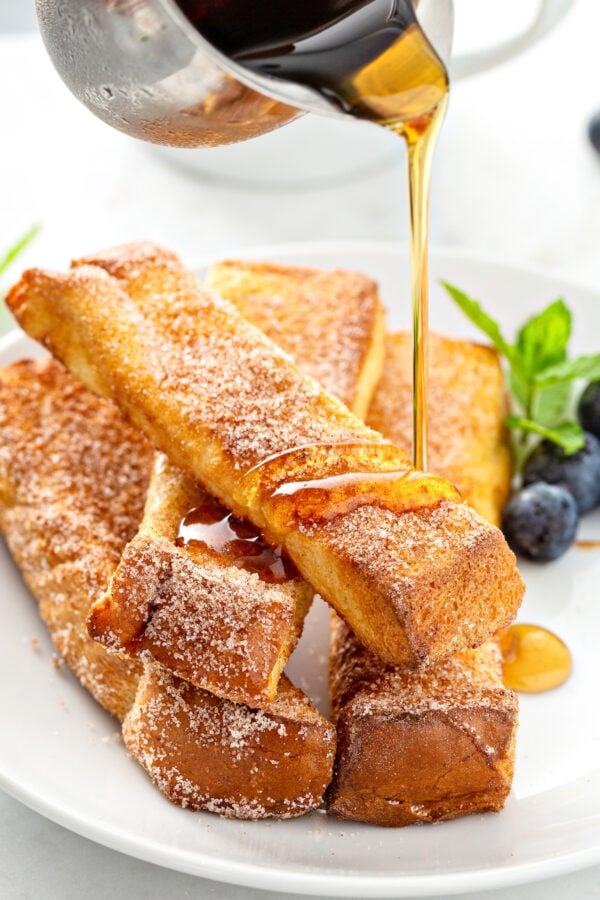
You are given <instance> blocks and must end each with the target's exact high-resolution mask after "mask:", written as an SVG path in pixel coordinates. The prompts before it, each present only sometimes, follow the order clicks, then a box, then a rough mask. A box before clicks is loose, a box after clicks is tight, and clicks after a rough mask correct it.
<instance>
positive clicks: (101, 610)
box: [88, 454, 312, 707]
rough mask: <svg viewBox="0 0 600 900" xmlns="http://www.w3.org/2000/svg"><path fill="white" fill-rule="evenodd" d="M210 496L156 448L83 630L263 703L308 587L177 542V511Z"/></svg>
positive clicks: (207, 685) (208, 686)
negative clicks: (118, 552)
mask: <svg viewBox="0 0 600 900" xmlns="http://www.w3.org/2000/svg"><path fill="white" fill-rule="evenodd" d="M210 499H211V498H210V497H209V495H208V494H207V493H206V491H204V490H203V489H202V488H199V487H196V485H194V484H193V483H192V482H190V481H189V479H187V478H186V477H185V476H184V475H182V473H181V472H180V471H179V470H178V469H175V468H174V467H173V466H171V464H170V463H169V462H168V461H167V460H166V458H165V457H164V456H162V454H156V458H155V463H154V468H153V473H152V478H151V482H150V489H149V492H148V496H147V500H146V507H145V512H144V518H143V521H142V523H141V526H140V529H139V531H138V533H137V534H136V536H135V537H134V539H133V540H132V541H131V542H130V543H129V544H128V546H127V547H126V549H125V552H124V553H123V556H122V557H121V560H120V562H119V565H118V567H117V569H116V571H115V574H114V576H113V578H112V580H111V583H110V585H109V588H108V590H107V592H106V593H105V594H104V595H103V596H102V597H101V598H99V600H98V601H97V602H96V603H95V604H94V605H93V606H92V609H91V612H90V617H89V623H88V625H89V631H90V634H91V635H92V636H93V637H94V638H95V639H96V640H98V641H100V642H101V643H103V644H104V645H105V646H107V647H109V648H111V649H113V650H120V651H123V652H126V653H128V654H130V655H131V656H140V657H143V658H147V657H151V658H153V659H155V660H157V661H158V662H159V663H161V664H162V665H163V666H164V667H166V668H167V669H169V670H170V671H171V672H173V673H174V674H176V675H178V676H179V677H180V678H185V679H186V680H187V681H189V682H191V683H192V684H194V685H197V686H198V687H201V688H204V689H205V690H209V691H211V692H212V693H213V694H216V695H217V696H219V697H226V698H228V699H230V700H234V701H236V702H237V703H247V704H249V705H250V706H253V707H260V706H265V705H266V704H267V703H269V702H270V701H271V700H273V699H274V697H275V695H276V693H277V682H278V679H279V675H280V673H281V671H282V669H283V667H284V665H285V663H286V662H287V660H288V658H289V656H290V653H291V652H292V650H293V648H294V646H295V645H296V643H297V640H298V638H299V636H300V633H301V631H302V624H303V621H304V616H305V615H306V612H307V611H308V607H309V605H310V602H311V600H312V589H311V588H310V587H309V586H308V585H307V584H306V582H305V581H303V580H302V579H301V578H299V577H298V578H289V579H287V580H286V581H284V582H283V583H281V584H274V585H269V584H266V583H265V582H264V581H262V580H261V579H260V577H259V576H258V575H257V574H256V573H253V572H248V571H245V570H244V569H240V568H236V567H235V566H234V565H232V564H231V563H230V562H228V561H227V559H226V558H225V557H224V556H222V555H221V554H218V553H215V552H211V551H210V550H208V549H206V548H203V547H202V546H192V547H185V546H182V547H179V546H176V543H175V541H176V538H177V534H178V529H179V523H180V521H181V519H182V518H183V517H184V516H185V514H186V513H187V512H188V511H189V510H191V509H193V508H194V507H197V506H201V505H202V504H203V503H206V502H208V501H209V500H210Z"/></svg>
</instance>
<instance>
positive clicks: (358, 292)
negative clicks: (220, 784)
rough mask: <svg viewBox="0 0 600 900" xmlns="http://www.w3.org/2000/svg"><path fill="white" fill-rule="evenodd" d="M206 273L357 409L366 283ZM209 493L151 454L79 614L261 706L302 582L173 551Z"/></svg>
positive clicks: (261, 272) (373, 309)
mask: <svg viewBox="0 0 600 900" xmlns="http://www.w3.org/2000/svg"><path fill="white" fill-rule="evenodd" d="M152 252H153V251H150V253H151V254H152ZM153 258H154V257H153ZM166 258H168V255H167V257H166ZM110 273H111V274H115V275H118V277H119V278H120V280H121V283H123V284H126V285H129V284H130V283H131V281H132V280H134V279H135V277H136V256H135V254H132V256H131V257H129V256H127V255H126V256H125V258H124V259H123V258H120V257H119V255H118V254H116V255H115V259H114V260H112V263H111V266H110ZM209 280H210V281H211V282H212V284H213V285H215V286H220V287H221V288H227V290H226V295H227V298H228V299H229V298H230V299H232V300H233V301H234V302H235V304H236V306H237V307H238V309H239V310H240V312H241V313H242V314H243V315H244V316H245V317H246V318H248V319H249V320H251V321H252V322H253V323H254V324H255V325H257V326H258V327H262V329H263V330H264V331H265V333H267V334H268V335H269V336H271V337H273V338H276V339H277V341H278V343H279V344H280V346H281V347H282V348H283V349H284V350H287V351H288V352H292V353H293V354H294V355H295V356H296V360H297V362H298V363H299V364H302V366H303V367H304V368H305V370H306V371H307V372H308V373H309V374H311V375H313V376H315V377H323V378H325V379H326V381H327V386H328V387H329V388H330V390H331V391H332V393H333V394H334V395H335V396H337V397H339V398H340V399H343V400H345V401H346V403H347V404H348V405H350V406H352V405H353V404H359V405H360V406H361V407H364V408H365V409H366V403H367V402H368V400H369V399H370V397H371V395H372V392H373V389H374V387H375V380H374V378H373V374H374V373H375V375H376V376H378V375H379V370H380V368H381V363H382V360H383V312H382V308H381V304H380V303H379V299H378V296H377V289H376V286H375V284H374V283H373V282H372V281H370V279H368V278H365V277H364V276H361V275H351V274H349V273H343V272H336V273H331V274H329V273H322V272H318V271H317V270H314V269H300V268H296V267H288V266H271V265H268V264H260V263H257V264H254V263H247V264H243V263H223V264H221V265H218V266H213V268H212V269H211V272H210V276H209ZM317 338H318V339H319V340H318V342H317ZM325 348H326V350H327V352H326V353H324V352H323V351H324V349H325ZM211 500H212V498H211V497H210V496H209V495H208V494H207V493H206V492H205V491H204V490H203V489H202V488H200V487H197V486H196V485H195V484H194V483H193V482H192V481H191V480H190V479H188V478H187V477H186V476H185V475H184V474H183V473H182V472H181V470H179V469H178V468H176V467H175V466H173V465H172V464H171V463H169V462H168V460H167V458H166V457H165V456H164V455H163V454H157V455H156V458H155V463H154V470H153V474H152V478H151V481H150V487H149V492H148V496H147V498H146V507H145V512H144V519H143V521H142V524H141V526H140V530H139V532H138V534H137V535H136V537H135V538H134V540H133V541H132V542H131V543H130V544H129V546H128V547H127V549H126V551H125V553H124V555H123V558H122V560H121V562H120V564H119V567H118V568H117V571H116V573H115V575H114V578H113V580H112V583H111V585H110V587H109V590H108V591H107V593H106V594H105V596H104V597H102V598H101V599H100V600H99V601H98V602H97V603H96V604H95V605H94V607H93V608H92V610H91V614H90V620H89V626H90V634H91V635H92V636H93V637H94V638H95V639H96V640H98V641H100V642H102V643H104V644H105V645H106V646H108V647H111V648H113V649H118V650H121V651H126V652H128V653H130V654H131V655H133V656H147V655H150V656H151V657H153V658H154V659H155V660H157V661H158V662H160V663H161V664H162V665H163V666H164V667H166V668H167V669H169V671H171V672H173V673H174V674H175V675H177V676H179V677H180V678H183V679H185V680H187V681H189V682H191V683H192V684H195V685H196V686H198V687H201V688H204V689H206V690H209V691H211V692H212V693H214V694H216V695H217V696H220V697H226V698H228V699H230V700H234V701H236V702H238V703H247V704H249V705H250V706H252V707H262V706H264V705H265V704H267V703H269V702H270V701H272V700H273V699H274V698H275V695H276V692H277V681H278V679H279V675H280V674H281V672H282V671H283V668H284V666H285V664H286V663H287V660H288V659H289V656H290V654H291V652H292V650H293V649H294V647H295V645H296V643H297V641H298V638H299V636H300V633H301V630H302V624H303V620H304V617H305V615H306V612H307V611H308V607H309V605H310V602H311V600H312V589H311V588H310V587H309V586H308V584H307V583H306V582H305V581H303V580H302V579H301V578H300V577H295V578H294V577H292V576H291V575H290V577H289V578H287V579H286V580H285V581H284V583H281V584H278V585H277V586H272V587H267V586H266V585H264V584H263V583H262V582H261V581H260V580H259V577H258V576H257V575H256V574H250V573H248V572H244V571H240V570H239V569H235V568H233V567H232V566H231V565H228V564H227V561H226V560H225V559H224V558H219V557H215V554H214V553H211V552H210V551H209V550H207V549H206V548H202V547H200V546H198V544H197V542H196V544H195V546H182V547H175V546H174V543H175V540H176V538H177V536H178V531H179V526H180V523H181V521H182V519H183V518H184V516H185V515H186V513H188V512H189V511H190V510H192V509H195V508H198V507H201V506H204V505H207V504H209V503H210V502H211Z"/></svg>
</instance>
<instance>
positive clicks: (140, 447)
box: [0, 358, 152, 718]
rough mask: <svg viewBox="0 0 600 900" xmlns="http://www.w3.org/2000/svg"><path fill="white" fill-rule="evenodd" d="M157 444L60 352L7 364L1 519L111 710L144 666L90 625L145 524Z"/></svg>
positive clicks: (0, 428)
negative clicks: (89, 386)
mask: <svg viewBox="0 0 600 900" xmlns="http://www.w3.org/2000/svg"><path fill="white" fill-rule="evenodd" d="M151 460H152V449H151V447H150V446H149V444H147V443H146V441H145V440H144V438H143V437H142V436H141V435H140V434H139V433H138V432H137V431H136V430H135V429H134V428H132V427H131V426H130V425H128V424H127V423H126V422H125V421H124V420H123V418H122V417H121V415H120V413H119V411H118V410H117V408H116V407H115V406H113V404H111V403H107V402H106V401H104V400H100V399H99V398H98V397H95V396H94V395H93V394H90V393H89V392H88V391H87V390H86V389H85V388H83V387H82V386H81V385H80V384H78V383H77V382H75V381H74V380H73V379H72V378H71V377H70V375H68V374H67V372H66V371H65V370H64V369H63V367H62V366H61V365H60V364H59V363H57V362H55V361H54V360H53V359H50V358H48V359H44V360H40V361H35V362H33V361H29V360H25V361H22V362H18V363H14V364H12V365H10V366H6V367H5V368H3V369H1V370H0V528H1V530H2V532H3V533H4V535H5V538H6V541H7V543H8V546H9V548H10V551H11V553H12V555H13V557H14V559H15V561H16V563H17V565H18V566H19V569H20V570H21V572H22V574H23V577H24V578H25V581H26V582H27V585H28V586H29V588H30V590H31V592H32V594H33V595H34V597H35V598H36V600H37V601H38V604H39V610H40V615H41V617H42V619H43V620H44V622H45V623H46V625H47V626H48V629H49V631H50V634H51V636H52V640H53V642H54V645H55V647H56V649H57V650H58V652H59V653H60V654H61V656H62V657H63V658H64V659H65V660H66V662H67V663H68V664H69V666H70V667H71V668H72V669H73V671H74V672H75V674H76V675H77V677H78V678H79V679H80V681H81V683H82V684H83V685H84V687H86V688H87V689H88V690H89V691H90V693H91V694H92V695H93V696H94V697H95V698H96V700H97V701H98V702H99V703H101V704H102V706H104V707H105V709H107V710H108V711H109V712H111V713H113V714H114V715H116V716H117V717H119V718H122V717H123V716H124V715H125V712H126V711H127V710H128V709H129V707H130V706H131V704H132V702H133V698H134V696H135V691H136V689H137V682H138V678H139V675H140V672H141V666H140V664H139V663H138V662H136V661H134V660H131V659H125V658H122V657H120V656H117V655H115V654H108V653H107V652H106V651H105V649H104V648H103V647H101V646H100V645H99V644H97V643H96V642H95V641H92V640H91V639H90V638H89V637H88V634H87V631H86V628H85V621H86V616H87V613H88V610H89V606H90V603H91V602H92V601H93V600H94V599H96V598H97V597H99V596H100V595H101V594H102V592H103V591H104V590H105V589H106V587H107V585H108V582H109V579H110V577H111V575H112V573H113V571H114V569H115V566H116V565H117V563H118V561H119V558H120V556H121V553H122V551H123V549H124V547H125V545H126V543H127V541H129V540H130V539H131V538H132V537H133V535H134V534H135V531H136V529H137V527H138V524H139V521H140V519H141V517H142V510H143V503H144V496H145V492H146V487H147V484H148V479H149V476H150V466H151Z"/></svg>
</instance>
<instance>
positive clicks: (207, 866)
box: [0, 240, 600, 897]
mask: <svg viewBox="0 0 600 900" xmlns="http://www.w3.org/2000/svg"><path fill="white" fill-rule="evenodd" d="M406 250H407V248H406V245H405V244H402V243H400V242H396V241H393V240H385V241H373V240H350V241H348V240H339V241H291V242H282V243H269V244H260V245H259V244H257V245H256V246H247V245H246V246H243V247H239V248H238V247H234V248H232V250H231V251H228V252H227V254H221V253H210V254H202V255H201V256H200V257H199V259H198V260H197V261H196V263H195V265H194V266H193V268H194V270H201V269H203V268H205V267H206V266H207V265H209V264H210V262H211V261H213V260H214V259H217V258H235V257H239V258H246V259H247V258H258V257H263V258H265V259H266V258H268V255H269V254H275V255H277V256H281V257H283V256H286V255H288V256H291V257H301V256H303V255H307V256H310V255H311V254H321V253H325V254H335V253H352V254H357V255H360V254H363V253H368V254H371V255H380V256H386V257H387V256H389V255H390V254H393V253H399V254H402V253H406ZM430 256H431V258H432V259H433V260H435V261H437V260H444V259H451V260H452V261H453V262H459V263H461V262H465V263H466V264H479V265H482V266H484V267H487V268H491V269H493V268H497V269H501V270H502V271H503V272H505V273H506V272H510V273H511V274H512V275H514V276H515V277H518V276H527V277H534V278H536V279H538V280H543V281H545V282H552V281H554V282H560V283H561V284H563V283H564V284H565V285H569V286H571V287H572V288H573V289H574V290H576V291H578V292H580V293H584V294H585V293H587V294H589V295H590V296H594V295H597V294H598V289H597V288H595V287H593V286H592V285H590V284H588V283H585V282H583V281H578V280H577V279H575V278H571V277H569V276H566V275H564V274H563V273H560V272H556V273H553V272H548V271H546V270H544V269H542V268H541V267H537V268H536V267H535V266H529V265H526V264H520V263H515V262H508V263H503V262H501V261H500V260H499V259H497V258H494V257H493V256H490V255H485V254H479V253H471V252H469V251H468V250H466V249H464V248H462V249H461V248H459V249H454V248H452V247H448V246H443V245H434V246H433V247H431V249H430ZM25 338H26V335H25V333H24V332H23V331H22V330H21V329H20V328H19V327H18V326H15V327H14V328H12V329H10V330H9V331H8V332H7V333H5V334H4V335H3V336H1V337H0V353H2V352H6V351H7V350H9V349H11V348H13V347H14V346H16V345H18V343H19V342H20V341H21V340H23V339H25ZM0 788H2V789H3V790H4V791H6V792H7V793H8V794H9V795H11V796H12V797H14V798H15V799H16V800H18V801H19V802H21V803H23V804H24V805H25V806H27V807H29V808H30V809H32V810H34V811H35V812H37V813H39V814H41V815H43V816H44V817H45V818H48V819H50V820H51V821H53V822H55V823H56V824H58V825H60V826H62V827H65V828H67V829H69V830H71V831H73V832H75V833H77V834H80V835H82V836H83V837H85V838H87V839H90V840H92V841H94V842H96V843H98V844H101V845H103V846H106V847H109V848H110V849H112V850H115V851H117V852H121V853H124V854H126V855H129V856H132V857H135V858H138V859H141V860H144V861H146V862H149V863H153V864H157V865H161V866H163V867H165V868H169V869H175V870H177V871H181V872H185V873H187V874H190V875H196V876H199V877H203V878H208V879H212V880H214V881H217V882H221V883H230V884H234V885H238V886H247V887H253V888H258V889H264V890H269V889H271V890H272V889H273V887H272V884H273V882H274V880H276V882H277V883H278V888H277V889H278V890H280V891H282V892H285V893H292V892H295V893H300V894H307V895H317V894H320V895H326V896H347V897H357V896H358V897H360V896H364V897H411V896H412V897H417V896H420V897H427V896H438V895H440V894H442V893H443V894H448V895H450V894H457V893H460V892H468V893H469V892H475V891H478V890H490V889H498V888H503V887H512V886H516V885H519V884H525V883H531V882H535V881H538V880H543V879H546V878H551V877H553V876H557V875H561V874H568V873H572V872H575V871H577V870H579V869H583V868H587V867H589V866H592V865H594V864H598V863H600V843H599V844H597V845H596V846H594V847H588V848H584V849H578V850H573V851H571V852H567V853H563V854H561V855H560V856H553V857H548V858H547V859H544V860H538V861H533V862H523V863H517V864H515V865H511V866H509V867H507V866H494V867H487V868H482V869H475V870H471V871H465V870H462V871H460V872H449V873H445V874H443V873H437V874H425V875H423V874H417V875H411V874H409V875H378V874H377V873H370V874H368V875H366V874H361V873H357V874H344V873H343V872H341V873H338V872H306V871H304V872H303V871H297V870H296V871H288V870H286V868H285V866H281V867H277V866H273V865H272V864H269V865H267V866H264V865H259V864H256V863H247V862H240V861H236V860H225V859H220V860H219V862H216V863H215V861H214V860H213V858H212V857H210V856H209V855H208V854H207V853H206V852H203V851H202V850H201V849H198V850H195V851H194V852H193V853H192V852H191V851H185V850H181V849H176V848H173V847H168V848H165V847H164V846H163V845H161V844H160V843H156V844H154V843H153V842H152V841H151V840H149V839H148V838H138V837H135V836H132V835H131V833H130V832H128V831H125V830H119V829H118V828H116V829H115V828H114V827H111V828H109V827H108V826H106V825H102V824H99V823H97V822H94V821H93V819H92V818H86V817H82V816H81V814H80V813H73V812H71V811H69V809H68V808H64V807H61V806H60V805H59V804H57V803H56V802H55V801H53V800H51V799H50V798H48V797H47V796H46V795H44V794H43V793H40V792H39V791H33V790H31V789H30V788H28V787H27V785H26V784H25V783H24V782H23V781H22V779H19V778H16V777H12V776H11V775H10V774H9V773H7V772H6V771H5V770H4V769H3V768H2V763H1V761H0ZM284 879H285V883H282V882H283V881H284Z"/></svg>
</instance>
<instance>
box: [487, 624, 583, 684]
mask: <svg viewBox="0 0 600 900" xmlns="http://www.w3.org/2000/svg"><path fill="white" fill-rule="evenodd" d="M496 640H497V641H498V645H499V647H500V652H501V653H502V680H503V682H504V685H505V687H507V688H510V689H511V690H513V691H519V692H521V693H524V694H540V693H542V692H543V691H550V690H552V689H553V688H556V687H559V685H561V684H563V682H564V681H566V680H567V678H568V677H569V675H570V674H571V669H572V666H573V662H572V658H571V653H570V651H569V648H568V647H567V646H566V644H565V643H564V641H561V639H560V638H559V637H557V636H556V635H555V634H553V633H552V632H551V631H548V629H547V628H542V627H541V626H540V625H511V626H510V627H509V628H505V629H503V631H501V632H499V633H498V635H497V636H496Z"/></svg>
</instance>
